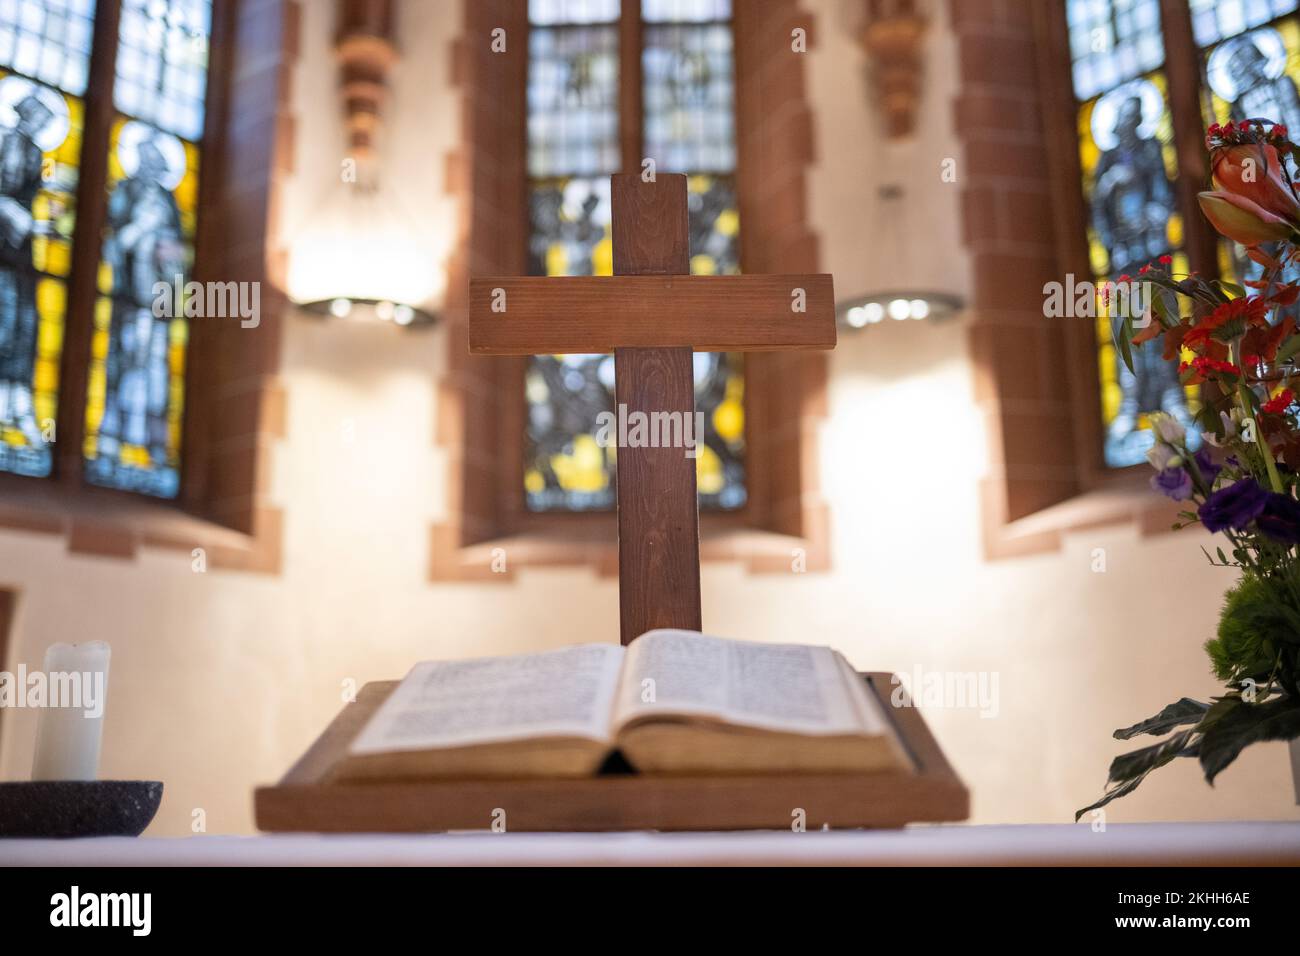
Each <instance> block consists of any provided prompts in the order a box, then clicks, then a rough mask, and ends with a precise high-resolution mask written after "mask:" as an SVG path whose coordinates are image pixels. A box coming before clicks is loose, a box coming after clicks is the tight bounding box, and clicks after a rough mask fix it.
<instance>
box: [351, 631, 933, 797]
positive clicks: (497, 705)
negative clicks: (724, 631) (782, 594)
mask: <svg viewBox="0 0 1300 956" xmlns="http://www.w3.org/2000/svg"><path fill="white" fill-rule="evenodd" d="M616 749H617V750H618V751H621V752H622V754H623V756H624V757H625V758H626V760H627V761H628V763H630V764H631V765H632V766H633V767H634V768H635V769H636V770H637V771H639V772H643V773H687V774H690V773H697V774H698V773H780V772H788V771H813V772H816V771H829V772H840V771H845V772H863V771H872V770H882V769H888V768H910V767H911V766H912V763H911V760H910V759H909V758H908V756H907V754H906V751H905V750H904V748H903V746H902V744H901V742H900V741H899V739H898V737H897V735H896V734H895V732H894V729H893V727H892V726H891V724H890V722H889V719H888V718H887V716H886V715H885V714H884V712H883V710H882V709H881V706H880V703H879V701H878V700H877V699H876V698H875V696H874V695H872V694H870V693H868V691H867V689H866V686H865V684H864V682H863V680H862V678H861V677H859V676H858V675H857V674H856V673H855V672H854V671H853V668H852V667H850V666H849V663H848V661H846V660H845V659H844V657H843V656H842V655H841V654H839V653H838V652H837V651H834V650H832V649H830V648H829V647H812V646H805V645H799V644H757V643H751V642H748V641H733V640H724V639H721V638H716V637H706V636H705V635H702V634H697V633H694V632H691V631H674V630H657V631H649V632H647V633H646V634H643V635H642V636H641V637H639V638H638V639H637V640H635V641H633V642H632V644H631V645H630V646H628V647H626V648H624V647H619V646H616V645H611V644H582V645H578V646H575V647H566V648H562V649H560V650H555V651H545V652H543V653H538V654H520V655H515V656H510V657H485V658H477V659H473V660H463V661H430V662H426V663H423V664H417V665H416V666H415V668H414V669H412V671H411V672H410V673H409V674H408V675H407V676H406V678H405V679H404V680H402V682H401V683H400V684H399V685H398V686H397V688H396V689H395V690H394V691H393V693H392V694H391V695H390V696H389V697H388V699H387V700H385V701H384V703H383V704H382V705H380V707H379V709H378V710H377V711H376V712H375V714H374V715H373V716H372V717H371V719H370V721H369V723H367V724H366V725H365V727H363V728H362V730H361V732H360V734H358V735H357V737H356V739H355V740H354V741H353V742H352V744H351V746H350V747H349V749H348V755H347V756H346V757H345V758H344V759H343V760H342V761H341V762H340V763H339V765H338V766H337V767H336V768H335V771H334V778H335V779H338V780H379V779H382V780H394V779H429V778H438V777H483V778H486V777H497V778H499V777H576V776H587V775H591V774H594V773H596V772H597V770H598V769H599V768H600V767H601V765H602V764H603V763H604V761H605V760H606V758H607V757H609V755H610V754H611V753H612V752H613V751H614V750H616Z"/></svg>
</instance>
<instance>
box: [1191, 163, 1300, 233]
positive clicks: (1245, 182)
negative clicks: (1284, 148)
mask: <svg viewBox="0 0 1300 956" xmlns="http://www.w3.org/2000/svg"><path fill="white" fill-rule="evenodd" d="M1210 164H1211V166H1212V168H1213V178H1214V187H1215V189H1217V190H1219V191H1221V192H1227V193H1231V194H1233V195H1234V196H1240V197H1241V198H1242V199H1248V200H1250V201H1251V202H1252V203H1254V204H1255V205H1256V206H1258V207H1259V208H1260V209H1262V210H1264V211H1265V212H1268V213H1272V214H1273V215H1274V216H1277V217H1278V218H1279V219H1282V220H1285V221H1286V222H1289V223H1292V224H1300V200H1297V199H1296V195H1295V191H1294V190H1293V189H1292V188H1291V182H1290V180H1288V179H1287V177H1286V173H1285V170H1284V169H1283V168H1282V161H1281V159H1280V158H1279V157H1278V154H1277V150H1276V149H1275V148H1274V147H1272V146H1268V145H1261V144H1258V143H1242V144H1240V145H1237V146H1222V147H1220V148H1218V149H1216V150H1214V151H1213V152H1212V153H1211V154H1210Z"/></svg>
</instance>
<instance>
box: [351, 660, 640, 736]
mask: <svg viewBox="0 0 1300 956" xmlns="http://www.w3.org/2000/svg"><path fill="white" fill-rule="evenodd" d="M622 662H623V648H622V647H619V646H618V645H615V644H581V645H578V646H576V647H565V648H561V649H560V650H555V651H544V652H542V653H539V654H516V655H512V656H509V657H480V658H474V659H471V660H463V661H427V662H425V663H422V664H417V665H416V666H415V667H414V668H412V670H411V672H410V673H409V674H408V675H407V676H406V677H405V678H404V679H403V680H402V682H401V684H399V685H398V687H397V689H396V690H394V691H393V693H392V695H391V696H389V698H388V699H387V700H386V701H384V703H383V704H382V705H380V708H379V710H377V711H376V712H375V715H374V716H373V717H372V718H371V719H370V722H369V723H368V724H366V726H365V727H364V728H363V729H362V731H361V733H360V734H359V735H358V736H357V738H356V740H354V741H353V742H352V746H351V747H350V748H349V753H352V754H370V753H387V752H392V751H401V750H426V749H433V748H441V747H459V746H467V745H471V744H478V743H487V742H499V741H508V740H525V739H529V738H537V737H554V736H564V737H568V736H573V737H587V738H591V739H593V740H599V741H608V740H609V739H610V712H611V710H612V708H613V700H614V693H615V689H616V688H617V685H618V674H619V668H620V667H621V665H622Z"/></svg>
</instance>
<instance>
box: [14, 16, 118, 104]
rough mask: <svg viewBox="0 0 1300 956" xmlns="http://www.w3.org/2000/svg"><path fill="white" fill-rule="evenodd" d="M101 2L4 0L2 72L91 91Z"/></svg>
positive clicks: (77, 91) (72, 90)
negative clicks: (92, 44)
mask: <svg viewBox="0 0 1300 956" xmlns="http://www.w3.org/2000/svg"><path fill="white" fill-rule="evenodd" d="M94 19H95V0H0V67H6V68H9V69H11V70H13V71H14V72H17V73H22V74H23V75H24V76H29V77H31V78H32V79H34V80H40V81H41V82H42V83H45V84H46V85H48V86H55V87H58V88H59V89H62V90H64V91H65V92H68V93H71V94H73V95H74V96H80V95H82V94H83V93H85V92H86V75H87V67H88V66H89V63H90V41H91V34H92V25H93V22H94Z"/></svg>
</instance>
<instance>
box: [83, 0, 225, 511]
mask: <svg viewBox="0 0 1300 956" xmlns="http://www.w3.org/2000/svg"><path fill="white" fill-rule="evenodd" d="M211 12H212V11H211V3H210V0H123V7H122V21H121V26H120V30H119V48H118V62H117V78H116V81H115V83H114V86H113V101H114V103H115V104H116V105H117V106H118V108H119V110H120V113H119V115H118V116H117V117H116V119H115V120H114V123H113V127H112V130H111V134H110V139H109V149H108V174H107V190H108V206H107V215H106V217H105V225H104V242H103V247H102V255H101V259H100V264H99V273H98V276H97V287H98V292H99V295H98V297H97V298H96V301H95V314H94V332H93V336H92V340H91V361H90V368H89V372H88V378H87V394H86V426H85V435H84V447H83V454H84V456H85V475H86V479H87V480H88V481H90V482H93V483H95V484H98V485H105V486H107V487H111V488H118V489H121V490H124V491H135V492H140V493H142V494H149V495H155V496H158V497H163V498H173V497H175V496H176V495H177V494H178V492H179V490H180V468H181V433H182V422H183V416H184V410H185V367H186V346H187V344H188V342H189V332H190V328H189V317H192V316H196V315H206V314H207V313H208V312H209V311H210V310H211V303H212V302H215V301H216V300H215V299H213V298H212V297H211V296H210V295H208V294H206V291H205V290H201V289H198V288H196V287H194V286H191V285H190V283H189V276H190V271H191V268H192V266H193V264H194V237H195V233H196V231H197V217H198V189H199V165H200V159H201V155H200V147H199V140H200V139H201V137H202V133H203V116H204V102H203V99H204V91H205V90H206V88H207V59H208V50H207V47H208V30H209V24H210V22H211ZM160 289H162V290H165V291H164V292H162V293H160V291H159V290H160ZM205 300H206V301H205ZM223 301H226V302H227V303H228V301H229V300H227V299H224V298H223ZM229 318H230V317H229V316H225V315H219V314H212V315H209V316H208V319H207V320H208V321H224V320H227V319H229Z"/></svg>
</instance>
